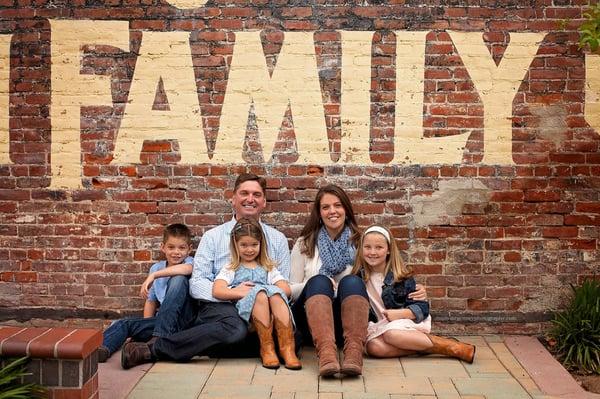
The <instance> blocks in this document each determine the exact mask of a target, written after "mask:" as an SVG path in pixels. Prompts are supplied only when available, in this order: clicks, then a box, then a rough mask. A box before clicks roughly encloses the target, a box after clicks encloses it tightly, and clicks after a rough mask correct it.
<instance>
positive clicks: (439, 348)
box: [423, 334, 476, 363]
mask: <svg viewBox="0 0 600 399" xmlns="http://www.w3.org/2000/svg"><path fill="white" fill-rule="evenodd" d="M427 336H428V337H429V339H430V340H431V343H432V344H433V346H432V347H431V348H429V349H425V350H424V351H423V352H425V353H435V354H439V355H445V356H450V357H455V358H457V359H460V360H464V361H465V362H467V363H473V359H474V358H475V349H476V347H475V345H471V344H465V343H464V342H460V341H457V340H454V339H450V338H444V337H440V336H437V335H431V334H427Z"/></svg>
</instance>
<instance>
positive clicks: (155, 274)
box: [98, 223, 195, 363]
mask: <svg viewBox="0 0 600 399" xmlns="http://www.w3.org/2000/svg"><path fill="white" fill-rule="evenodd" d="M191 241H192V234H191V232H190V229H189V228H188V227H187V226H186V225H184V224H179V223H176V224H171V225H169V226H167V227H166V228H165V230H164V232H163V241H162V244H161V245H160V251H161V252H162V253H163V254H164V255H165V258H166V260H164V261H160V262H157V263H155V264H154V265H152V267H151V268H150V272H149V273H148V277H147V278H146V280H145V281H144V282H143V284H142V287H141V288H140V295H141V296H142V298H146V303H145V304H144V317H131V318H125V319H120V320H116V321H114V322H113V323H112V324H111V325H110V326H109V327H108V328H107V329H106V331H104V334H103V335H104V339H103V342H102V345H101V346H100V348H98V361H99V362H101V363H102V362H105V361H106V360H107V359H108V358H109V357H110V356H111V355H112V354H113V353H114V352H116V351H118V350H119V349H120V348H121V346H123V344H124V343H125V341H126V340H127V338H131V339H132V340H133V341H138V342H147V341H149V340H153V339H155V337H163V336H168V335H170V334H173V333H175V332H177V331H179V330H182V329H184V328H185V327H187V324H188V323H189V322H191V320H192V319H193V317H194V316H195V312H194V310H193V306H192V302H193V301H191V300H190V297H189V295H188V290H189V283H188V278H189V276H190V274H192V265H193V263H194V258H192V257H191V256H189V253H190V249H191ZM157 309H158V312H157Z"/></svg>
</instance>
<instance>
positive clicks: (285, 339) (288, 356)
mask: <svg viewBox="0 0 600 399" xmlns="http://www.w3.org/2000/svg"><path fill="white" fill-rule="evenodd" d="M275 330H276V331H277V342H278V343H279V354H280V355H281V357H282V358H283V361H284V362H285V368H286V369H290V370H300V369H301V368H302V363H300V360H298V357H296V342H295V341H294V329H293V327H292V323H291V321H288V324H287V325H285V324H283V322H282V321H279V319H275Z"/></svg>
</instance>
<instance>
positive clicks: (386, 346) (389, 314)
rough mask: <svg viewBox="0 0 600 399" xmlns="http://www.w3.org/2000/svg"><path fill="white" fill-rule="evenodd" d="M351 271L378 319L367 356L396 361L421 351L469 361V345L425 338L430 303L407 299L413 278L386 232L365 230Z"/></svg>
mask: <svg viewBox="0 0 600 399" xmlns="http://www.w3.org/2000/svg"><path fill="white" fill-rule="evenodd" d="M352 272H353V273H354V274H357V275H360V276H361V277H362V278H363V280H364V281H365V283H366V287H367V292H368V294H369V302H370V303H371V312H372V314H373V316H374V318H376V320H377V322H376V323H369V329H368V336H367V353H368V354H369V355H371V356H375V357H398V356H403V355H408V354H413V353H416V352H425V353H437V354H443V355H446V356H451V357H456V358H458V359H461V360H464V361H466V362H468V363H472V362H473V357H474V356H475V347H474V346H473V345H469V344H465V343H462V342H458V341H454V340H451V339H448V338H442V337H438V336H436V335H431V334H429V333H430V331H431V317H430V316H429V304H428V303H427V302H426V301H419V300H414V299H411V298H410V297H409V294H410V293H412V292H414V291H415V290H416V283H415V279H414V278H413V277H412V271H411V270H410V269H409V268H408V267H406V266H405V265H404V263H403V262H402V258H401V257H400V254H399V251H398V247H397V245H396V241H395V240H394V237H393V236H392V234H391V233H390V231H389V230H388V229H387V228H385V227H382V226H377V225H374V226H371V227H369V228H368V229H367V230H365V232H364V233H363V235H362V237H361V240H360V246H359V248H358V254H357V256H356V262H355V263H354V268H353V270H352Z"/></svg>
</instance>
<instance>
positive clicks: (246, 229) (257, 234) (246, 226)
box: [227, 218, 275, 272]
mask: <svg viewBox="0 0 600 399" xmlns="http://www.w3.org/2000/svg"><path fill="white" fill-rule="evenodd" d="M246 236H248V237H252V238H254V239H256V240H258V242H259V243H260V251H259V253H258V259H257V263H258V264H259V265H260V266H262V267H263V268H264V269H266V270H267V271H268V272H270V271H271V270H273V267H274V266H275V263H274V262H273V261H272V260H271V258H269V255H268V253H267V240H266V239H265V234H264V233H263V230H262V227H260V223H258V222H257V221H256V220H254V219H251V218H241V219H240V220H238V221H237V223H236V224H235V226H233V230H231V240H230V243H229V247H230V249H231V263H230V264H229V265H228V266H227V267H228V268H229V269H231V270H233V271H235V270H237V269H238V268H239V267H240V264H241V257H240V253H239V252H238V249H237V245H236V243H237V241H238V240H239V239H240V238H242V237H246Z"/></svg>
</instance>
